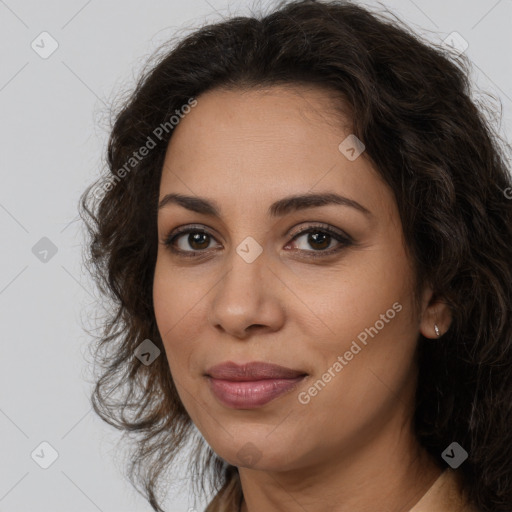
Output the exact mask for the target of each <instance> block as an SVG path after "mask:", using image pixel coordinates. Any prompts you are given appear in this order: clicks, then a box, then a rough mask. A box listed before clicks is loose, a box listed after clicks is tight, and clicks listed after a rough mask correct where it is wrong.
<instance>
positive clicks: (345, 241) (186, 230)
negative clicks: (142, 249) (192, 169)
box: [163, 224, 354, 258]
mask: <svg viewBox="0 0 512 512" xmlns="http://www.w3.org/2000/svg"><path fill="white" fill-rule="evenodd" d="M190 233H202V234H205V235H207V236H209V237H211V238H213V239H214V240H215V237H214V236H213V235H211V234H210V233H208V231H206V230H204V229H202V228H196V227H191V226H188V227H187V226H184V227H181V228H177V229H176V230H174V232H171V233H170V234H169V235H168V236H167V237H166V238H165V239H164V241H163V244H164V245H165V246H166V247H168V248H169V250H170V251H171V252H173V253H175V254H179V255H181V256H183V257H185V258H199V257H203V256H204V254H205V253H206V251H207V250H208V249H203V250H200V251H184V250H182V249H176V248H175V247H174V245H173V244H174V243H175V241H176V240H177V239H178V238H179V237H180V236H181V235H184V234H190ZM307 233H322V234H327V235H329V236H330V237H332V238H334V239H335V240H336V241H337V242H339V243H340V245H338V246H337V247H335V248H334V249H332V248H331V249H329V250H321V249H319V250H317V251H315V250H313V251H303V250H301V249H297V250H298V251H302V252H305V253H311V254H308V255H307V257H308V258H309V257H311V258H326V257H328V256H331V255H333V254H336V253H338V252H340V251H341V250H342V249H344V248H346V247H348V246H350V245H353V243H354V241H353V240H352V238H351V237H349V236H348V235H343V234H341V233H338V232H337V231H335V230H334V229H332V228H331V227H330V226H329V225H328V224H321V225H318V226H309V227H308V228H306V229H303V230H301V231H299V232H298V233H295V234H294V235H293V238H292V239H291V240H290V242H293V241H294V240H295V239H297V238H299V237H300V236H302V235H304V234H307ZM290 242H288V243H290Z"/></svg>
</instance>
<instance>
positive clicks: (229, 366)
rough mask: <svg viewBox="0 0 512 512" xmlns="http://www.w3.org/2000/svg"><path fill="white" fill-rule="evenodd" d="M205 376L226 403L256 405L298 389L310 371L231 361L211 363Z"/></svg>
mask: <svg viewBox="0 0 512 512" xmlns="http://www.w3.org/2000/svg"><path fill="white" fill-rule="evenodd" d="M205 376H206V377H207V379H208V384H209V387H210V390H211V391H212V393H213V394H214V395H215V397H216V398H217V399H218V400H219V402H220V403H222V404H223V405H225V406H227V407H230V408H233V409H255V408H257V407H261V406H263V405H265V404H266V403H268V402H270V401H272V400H274V399H275V398H277V397H279V396H281V395H283V394H286V393H289V392H290V391H291V390H292V389H295V388H296V387H297V385H299V384H300V383H301V381H302V380H303V379H304V378H305V377H306V376H307V373H306V372H304V371H301V370H293V369H291V368H286V367H284V366H279V365H276V364H270V363H264V362H259V361H255V362H252V363H247V364H243V365H238V364H236V363H233V362H232V361H228V362H226V363H222V364H219V365H216V366H213V367H211V368H210V369H209V370H208V371H207V373H206V374H205Z"/></svg>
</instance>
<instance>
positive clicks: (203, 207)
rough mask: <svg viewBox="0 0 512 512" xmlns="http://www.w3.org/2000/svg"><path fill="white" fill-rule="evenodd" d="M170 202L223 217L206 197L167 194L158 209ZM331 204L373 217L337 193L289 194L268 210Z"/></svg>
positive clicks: (270, 212)
mask: <svg viewBox="0 0 512 512" xmlns="http://www.w3.org/2000/svg"><path fill="white" fill-rule="evenodd" d="M170 204H178V205H179V206H182V207H183V208H186V209H187V210H190V211H193V212H196V213H201V214H203V215H209V216H212V217H218V218H220V217H221V214H220V208H219V206H218V205H217V203H216V202H215V201H212V200H209V199H206V198H202V197H195V196H187V195H183V194H176V193H172V194H166V195H165V196H164V197H163V198H162V200H161V201H160V203H159V204H158V209H159V210H161V209H162V208H164V207H166V206H168V205H170ZM330 204H336V205H340V206H348V207H350V208H354V209H356V210H358V211H360V212H361V213H364V214H365V215H366V216H368V217H373V214H372V212H370V210H368V209H367V208H365V207H364V206H363V205H361V204H360V203H358V202H357V201H354V200H353V199H349V198H348V197H344V196H341V195H339V194H335V193H323V194H300V195H294V196H287V197H284V198H282V199H279V200H278V201H276V202H274V203H272V204H271V205H270V207H269V209H268V211H267V215H269V216H270V217H282V216H284V215H286V214H288V213H291V212H295V211H298V210H305V209H307V208H315V207H318V206H326V205H330Z"/></svg>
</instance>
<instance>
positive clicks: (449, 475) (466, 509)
mask: <svg viewBox="0 0 512 512" xmlns="http://www.w3.org/2000/svg"><path fill="white" fill-rule="evenodd" d="M409 512H480V511H479V510H478V509H477V508H476V507H475V506H474V505H472V504H471V503H470V502H469V501H468V499H467V496H466V495H465V493H464V492H463V488H462V485H461V479H460V474H459V473H458V472H457V471H455V470H453V469H451V468H446V469H445V470H444V471H443V472H442V473H441V475H440V476H439V478H438V479H437V480H436V481H435V482H434V484H433V485H432V487H430V489H429V490H428V491H427V492H426V493H425V494H424V495H423V497H422V498H421V499H420V500H419V501H418V503H416V505H414V507H413V508H411V509H410V511H409Z"/></svg>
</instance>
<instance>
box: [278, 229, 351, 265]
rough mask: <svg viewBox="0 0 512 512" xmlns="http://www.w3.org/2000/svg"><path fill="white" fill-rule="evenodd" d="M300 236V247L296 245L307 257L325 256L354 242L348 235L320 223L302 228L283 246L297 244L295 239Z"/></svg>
mask: <svg viewBox="0 0 512 512" xmlns="http://www.w3.org/2000/svg"><path fill="white" fill-rule="evenodd" d="M301 238H302V239H303V242H302V247H298V250H299V251H302V252H305V253H309V254H307V257H313V258H316V257H326V256H329V255H332V254H335V253H338V252H339V251H341V250H342V249H343V248H345V247H348V246H349V245H352V244H353V243H354V242H353V240H352V238H351V237H349V236H348V235H346V234H343V233H341V232H338V231H337V230H334V229H333V228H331V226H329V225H328V224H322V225H320V226H310V227H308V228H306V229H302V230H301V231H299V232H298V233H296V234H295V235H294V237H293V238H292V240H291V241H290V242H289V243H288V244H287V245H286V246H285V247H287V246H289V245H290V244H291V243H292V242H293V243H295V245H297V244H296V241H297V240H300V239H301ZM336 242H337V243H336ZM299 245H301V244H299ZM308 246H309V247H312V248H313V250H312V251H311V250H308V249H307V248H306V247H308Z"/></svg>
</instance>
